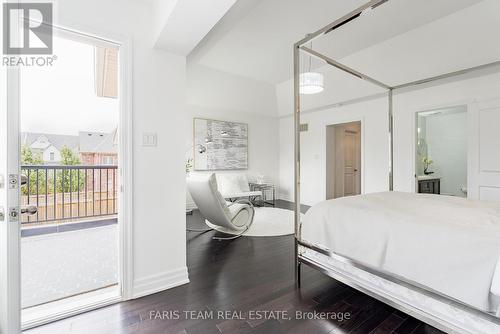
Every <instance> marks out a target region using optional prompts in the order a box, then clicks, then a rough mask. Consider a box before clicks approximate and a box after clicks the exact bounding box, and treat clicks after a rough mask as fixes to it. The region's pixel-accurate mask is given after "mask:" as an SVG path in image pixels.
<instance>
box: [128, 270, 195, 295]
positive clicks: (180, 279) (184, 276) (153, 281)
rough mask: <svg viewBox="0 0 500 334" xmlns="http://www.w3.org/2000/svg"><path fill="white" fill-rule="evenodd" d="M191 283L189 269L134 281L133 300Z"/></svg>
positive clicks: (166, 272) (171, 271)
mask: <svg viewBox="0 0 500 334" xmlns="http://www.w3.org/2000/svg"><path fill="white" fill-rule="evenodd" d="M186 283H189V277H188V270H187V267H182V268H179V269H175V270H170V271H165V272H162V273H159V274H156V275H151V276H147V277H143V278H139V279H137V280H134V287H133V294H132V299H135V298H139V297H143V296H147V295H150V294H153V293H156V292H160V291H163V290H167V289H171V288H174V287H176V286H179V285H183V284H186Z"/></svg>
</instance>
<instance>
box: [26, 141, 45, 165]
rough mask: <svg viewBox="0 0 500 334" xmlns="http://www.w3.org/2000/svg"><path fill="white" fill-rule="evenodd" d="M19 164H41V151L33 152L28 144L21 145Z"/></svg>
mask: <svg viewBox="0 0 500 334" xmlns="http://www.w3.org/2000/svg"><path fill="white" fill-rule="evenodd" d="M21 165H43V159H42V154H41V153H33V151H32V150H31V148H30V147H29V146H26V145H23V146H22V147H21Z"/></svg>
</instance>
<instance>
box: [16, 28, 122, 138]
mask: <svg viewBox="0 0 500 334" xmlns="http://www.w3.org/2000/svg"><path fill="white" fill-rule="evenodd" d="M54 54H55V55H56V56H57V59H56V60H55V61H54V65H53V66H52V67H36V66H34V67H22V69H21V131H23V132H24V131H27V132H42V133H50V134H64V135H77V134H78V132H79V131H96V132H111V131H113V130H114V129H115V128H116V127H117V125H118V118H119V103H118V99H111V98H105V97H97V96H96V94H95V90H94V47H93V46H92V45H89V44H84V43H81V42H75V41H72V40H68V39H63V38H59V37H54Z"/></svg>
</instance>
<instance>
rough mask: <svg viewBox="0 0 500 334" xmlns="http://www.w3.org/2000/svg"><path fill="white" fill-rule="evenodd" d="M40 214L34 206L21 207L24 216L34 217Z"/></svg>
mask: <svg viewBox="0 0 500 334" xmlns="http://www.w3.org/2000/svg"><path fill="white" fill-rule="evenodd" d="M37 212H38V208H37V207H36V206H34V205H26V206H23V207H21V214H24V215H30V216H31V215H34V214H36V213H37Z"/></svg>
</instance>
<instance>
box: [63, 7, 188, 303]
mask: <svg viewBox="0 0 500 334" xmlns="http://www.w3.org/2000/svg"><path fill="white" fill-rule="evenodd" d="M56 9H57V13H56V15H55V17H56V23H57V24H59V25H62V26H65V27H68V28H70V29H75V30H80V31H83V32H88V33H94V34H98V35H99V34H102V35H106V34H107V33H110V34H118V35H120V36H124V37H125V38H129V39H130V40H131V42H132V44H133V45H132V46H133V54H132V57H133V61H132V67H133V73H132V78H131V80H132V81H131V82H132V100H133V134H132V136H133V139H134V144H133V177H134V185H133V186H134V192H133V210H134V217H133V243H134V244H133V259H134V268H133V271H134V277H133V295H134V296H140V295H144V294H148V293H152V292H155V291H159V290H163V289H166V288H168V287H171V286H175V285H178V284H182V283H185V282H187V269H186V238H185V211H184V207H185V197H184V192H185V190H184V189H185V178H184V166H183V159H184V147H183V146H182V145H179V138H184V135H185V133H186V129H185V122H184V107H185V85H186V79H185V78H186V75H185V63H186V60H185V58H184V57H180V56H175V55H172V54H169V53H166V52H163V51H159V50H155V49H153V47H152V46H153V33H152V32H153V28H152V23H151V22H152V20H151V17H152V16H153V15H152V10H151V8H150V6H149V5H148V4H147V2H141V1H132V0H128V1H124V0H108V1H98V0H67V1H58V2H57V6H56ZM96 10H97V12H96ZM143 132H156V133H157V135H158V146H157V147H142V146H141V139H142V133H143Z"/></svg>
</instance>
